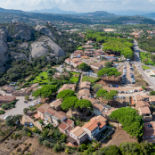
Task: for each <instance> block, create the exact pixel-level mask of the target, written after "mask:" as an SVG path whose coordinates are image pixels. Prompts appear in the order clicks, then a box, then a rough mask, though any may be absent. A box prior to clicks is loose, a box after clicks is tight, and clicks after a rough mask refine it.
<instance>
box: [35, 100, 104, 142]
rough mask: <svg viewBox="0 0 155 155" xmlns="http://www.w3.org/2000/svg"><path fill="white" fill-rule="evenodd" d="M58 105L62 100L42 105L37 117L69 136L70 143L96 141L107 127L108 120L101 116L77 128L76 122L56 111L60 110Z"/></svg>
mask: <svg viewBox="0 0 155 155" xmlns="http://www.w3.org/2000/svg"><path fill="white" fill-rule="evenodd" d="M54 105H55V106H56V107H55V106H54ZM58 105H59V106H60V105H61V101H60V100H56V101H54V102H52V103H51V104H43V105H41V106H40V107H39V108H38V109H37V114H36V116H35V117H36V118H40V119H42V120H43V121H44V123H47V124H49V123H50V124H52V125H53V126H55V127H58V129H59V131H60V132H61V133H63V134H65V135H67V136H68V140H69V142H71V143H72V144H74V145H76V144H81V143H83V142H84V141H86V140H88V139H89V140H92V139H96V138H97V135H98V134H99V133H101V132H102V131H103V130H104V129H106V127H107V123H106V122H107V120H106V118H105V117H103V116H101V115H99V116H95V117H93V118H92V119H91V120H90V121H89V122H87V123H85V124H84V125H83V126H82V127H80V126H75V124H74V121H73V120H71V119H70V118H68V117H67V115H66V114H65V113H64V112H62V111H58V110H55V109H54V108H56V109H58Z"/></svg>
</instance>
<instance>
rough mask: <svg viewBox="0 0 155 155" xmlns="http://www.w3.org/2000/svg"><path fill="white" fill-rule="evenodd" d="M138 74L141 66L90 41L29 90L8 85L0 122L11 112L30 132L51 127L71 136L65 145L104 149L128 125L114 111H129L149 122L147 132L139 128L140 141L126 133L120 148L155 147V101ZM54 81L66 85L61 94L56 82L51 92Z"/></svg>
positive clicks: (61, 85) (44, 74)
mask: <svg viewBox="0 0 155 155" xmlns="http://www.w3.org/2000/svg"><path fill="white" fill-rule="evenodd" d="M122 63H123V64H124V65H122ZM51 72H52V73H51ZM135 73H136V64H134V63H133V62H132V61H131V60H130V59H127V58H125V57H124V56H118V55H117V54H115V53H113V52H106V51H104V49H103V46H102V44H100V43H98V42H95V41H93V40H87V41H86V43H85V44H83V45H82V46H80V47H78V49H77V50H76V51H74V53H72V54H71V55H70V57H69V58H66V59H65V61H64V63H62V64H61V65H57V66H54V67H52V70H50V71H48V72H46V71H44V72H43V73H40V74H39V76H38V77H36V78H35V79H34V80H33V81H29V82H27V85H30V86H29V87H25V88H22V89H19V88H16V86H15V85H16V83H11V84H10V85H6V86H3V87H2V88H1V96H0V103H3V104H2V105H1V115H0V118H2V119H7V117H8V116H9V114H10V113H11V114H14V115H15V114H16V115H18V114H21V115H22V118H21V124H22V125H23V126H24V127H25V128H28V129H29V130H30V131H29V130H28V132H30V133H31V132H32V131H31V128H34V127H36V128H37V129H39V130H40V131H44V129H45V128H46V126H48V125H52V126H53V128H55V129H56V130H57V129H58V130H59V132H60V133H61V134H63V135H65V136H66V141H65V145H67V146H70V147H78V146H80V145H81V144H85V143H88V142H89V143H91V142H93V141H97V142H100V143H102V144H108V143H111V142H113V141H115V139H116V137H117V136H118V135H117V134H118V132H119V131H121V130H122V129H123V125H122V124H121V122H119V120H117V119H113V115H114V113H113V112H116V111H117V110H119V109H122V108H130V110H135V111H137V112H136V115H137V116H138V115H139V116H140V118H142V120H143V121H144V128H143V129H140V132H143V135H142V136H141V137H140V135H139V134H140V133H138V135H137V137H136V136H133V135H132V133H131V132H129V131H127V133H125V135H121V136H120V138H118V141H117V145H119V144H121V143H122V142H130V141H134V142H135V141H137V139H138V138H139V137H140V138H142V140H143V141H145V140H146V141H148V142H153V143H154V142H155V132H154V131H155V120H154V113H153V112H152V111H153V108H154V104H155V96H150V95H149V92H150V88H149V87H148V89H143V88H142V86H141V85H140V84H139V83H138V82H137V81H138V80H139V79H138V80H137V78H139V77H137V75H135ZM136 74H137V73H136ZM49 76H52V79H57V80H58V79H60V80H59V81H61V82H62V81H63V82H62V84H60V87H59V89H57V88H55V83H53V85H52V86H51V87H49V88H46V85H47V86H48V85H49V83H51V81H50V79H49ZM142 82H143V83H146V82H144V81H142ZM44 83H45V84H46V85H45V87H44V85H43V86H42V84H44ZM43 87H44V88H43ZM45 89H47V90H45ZM48 89H49V90H48ZM51 90H52V91H51ZM42 91H43V93H46V94H49V95H46V94H45V95H44V94H42ZM44 91H45V92H44ZM51 95H52V97H51ZM4 103H5V105H4ZM18 104H22V105H23V106H22V105H20V106H19V107H20V110H19V107H18ZM10 107H12V108H13V109H11V108H10ZM126 110H127V109H126ZM135 111H133V112H134V113H135ZM139 116H138V117H139ZM133 130H135V129H133ZM130 134H131V135H130ZM125 136H128V138H127V139H125V138H124V137H125ZM121 138H122V139H123V140H122V139H121Z"/></svg>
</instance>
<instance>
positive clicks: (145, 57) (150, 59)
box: [140, 52, 155, 65]
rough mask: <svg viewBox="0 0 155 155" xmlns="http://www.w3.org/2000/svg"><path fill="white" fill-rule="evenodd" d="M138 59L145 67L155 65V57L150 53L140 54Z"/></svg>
mask: <svg viewBox="0 0 155 155" xmlns="http://www.w3.org/2000/svg"><path fill="white" fill-rule="evenodd" d="M140 58H141V61H142V62H143V63H144V64H146V65H155V55H153V54H151V53H145V52H140Z"/></svg>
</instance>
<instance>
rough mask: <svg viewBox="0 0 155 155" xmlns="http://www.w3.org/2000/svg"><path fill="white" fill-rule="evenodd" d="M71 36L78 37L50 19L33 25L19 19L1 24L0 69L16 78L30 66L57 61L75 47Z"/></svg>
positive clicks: (41, 65)
mask: <svg viewBox="0 0 155 155" xmlns="http://www.w3.org/2000/svg"><path fill="white" fill-rule="evenodd" d="M71 38H77V39H79V38H78V37H72V36H70V35H69V34H66V33H64V32H60V31H58V30H57V29H56V27H55V26H53V25H52V24H51V23H48V24H46V26H45V25H44V26H42V25H36V26H33V27H32V26H29V25H26V24H21V23H11V24H1V25H0V57H1V61H0V73H1V74H3V73H5V77H7V78H9V79H10V80H12V79H14V80H16V79H18V76H19V75H20V74H19V75H18V73H21V72H23V73H24V75H23V77H24V76H26V75H28V74H27V73H31V72H30V68H32V66H33V67H36V66H37V65H38V68H41V67H45V65H47V64H48V62H49V64H56V63H58V62H59V60H61V59H62V58H64V57H65V56H66V54H68V52H72V51H73V50H74V49H75V48H76V46H77V43H78V42H77V41H75V40H73V39H71ZM21 64H22V65H21ZM28 68H29V69H28ZM25 70H27V72H25ZM15 72H16V73H15ZM25 73H26V74H25ZM10 74H11V76H12V77H11V78H10V77H9V76H10Z"/></svg>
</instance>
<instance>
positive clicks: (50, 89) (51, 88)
mask: <svg viewBox="0 0 155 155" xmlns="http://www.w3.org/2000/svg"><path fill="white" fill-rule="evenodd" d="M56 91H57V86H56V85H44V86H42V87H41V88H40V89H38V90H36V91H34V92H33V96H34V97H42V98H51V97H52V96H54V95H55V93H56Z"/></svg>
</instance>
